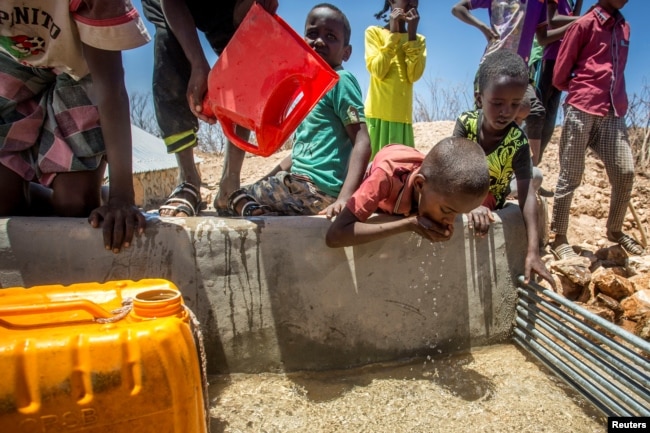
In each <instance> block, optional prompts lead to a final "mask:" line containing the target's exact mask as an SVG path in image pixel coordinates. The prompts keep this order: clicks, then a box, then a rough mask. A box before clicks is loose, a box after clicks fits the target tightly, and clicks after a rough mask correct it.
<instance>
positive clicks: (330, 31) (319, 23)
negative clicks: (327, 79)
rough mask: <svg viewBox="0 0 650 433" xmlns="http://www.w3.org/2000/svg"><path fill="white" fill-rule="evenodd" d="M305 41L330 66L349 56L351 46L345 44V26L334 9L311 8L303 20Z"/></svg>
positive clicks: (334, 65)
mask: <svg viewBox="0 0 650 433" xmlns="http://www.w3.org/2000/svg"><path fill="white" fill-rule="evenodd" d="M305 42H307V43H308V44H309V46H310V47H312V48H313V49H314V50H315V51H316V52H317V53H318V55H319V56H321V57H322V58H323V60H325V61H326V62H327V64H328V65H330V66H331V67H332V68H336V67H338V66H341V63H343V62H344V61H346V60H348V59H349V58H350V54H351V53H352V47H351V46H350V45H345V26H344V24H343V21H342V20H341V17H340V16H339V14H338V13H336V12H335V11H333V10H331V9H329V8H325V7H320V8H317V9H314V10H312V11H311V12H310V13H309V15H308V16H307V21H306V22H305Z"/></svg>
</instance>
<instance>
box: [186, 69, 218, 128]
mask: <svg viewBox="0 0 650 433" xmlns="http://www.w3.org/2000/svg"><path fill="white" fill-rule="evenodd" d="M209 73H210V66H209V65H208V64H207V63H205V64H204V65H201V66H194V67H192V74H191V75H190V80H189V82H188V83H187V102H188V104H189V105H190V110H191V111H192V114H194V115H195V116H196V117H198V118H199V119H201V120H202V121H204V122H206V123H209V124H210V125H214V124H215V123H216V122H217V119H215V118H214V117H208V116H206V115H205V114H203V99H204V98H205V95H206V94H207V92H208V74H209Z"/></svg>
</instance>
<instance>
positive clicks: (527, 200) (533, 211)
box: [517, 179, 555, 289]
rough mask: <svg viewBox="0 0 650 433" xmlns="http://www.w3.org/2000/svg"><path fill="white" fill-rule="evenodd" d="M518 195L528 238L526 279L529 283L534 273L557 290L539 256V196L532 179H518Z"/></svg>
mask: <svg viewBox="0 0 650 433" xmlns="http://www.w3.org/2000/svg"><path fill="white" fill-rule="evenodd" d="M517 194H518V200H519V208H520V209H521V213H522V216H523V217H524V225H525V226H526V237H527V238H528V248H527V251H526V262H525V267H524V278H525V279H526V282H528V281H529V280H530V277H531V274H532V272H535V273H536V274H537V275H539V276H540V277H542V278H544V279H545V280H546V281H548V282H549V284H550V285H551V287H553V289H555V281H554V280H553V277H552V276H551V274H550V272H549V271H548V269H546V265H545V264H544V262H542V259H541V258H540V256H539V232H538V227H539V226H538V222H537V196H536V194H535V189H534V188H532V187H531V185H530V179H522V180H519V179H517Z"/></svg>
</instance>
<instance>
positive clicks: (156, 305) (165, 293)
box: [133, 289, 183, 319]
mask: <svg viewBox="0 0 650 433" xmlns="http://www.w3.org/2000/svg"><path fill="white" fill-rule="evenodd" d="M181 300H182V298H181V294H180V292H177V291H174V290H168V289H152V290H145V291H143V292H140V293H138V294H136V295H135V297H134V298H133V313H134V314H135V315H136V316H138V317H140V318H143V319H144V318H147V319H149V318H151V319H155V318H157V317H169V316H180V315H181V314H182V313H183V304H182V302H181Z"/></svg>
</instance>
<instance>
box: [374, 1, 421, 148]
mask: <svg viewBox="0 0 650 433" xmlns="http://www.w3.org/2000/svg"><path fill="white" fill-rule="evenodd" d="M417 7H418V1H417V0H387V1H386V2H385V4H384V9H383V10H382V11H381V12H380V13H378V14H377V15H376V17H377V18H380V17H382V16H383V15H384V14H385V13H386V12H387V11H388V10H390V15H389V20H388V24H387V25H386V26H383V27H380V26H371V27H368V29H367V30H366V34H365V45H366V68H367V69H368V72H370V85H369V87H368V96H367V98H366V103H365V109H366V122H367V123H368V132H369V134H370V144H371V146H372V156H371V158H372V157H374V156H375V155H376V154H377V152H378V151H379V149H381V148H382V147H384V146H386V145H387V144H391V143H398V144H404V145H407V146H411V147H413V146H415V140H414V138H413V83H415V82H416V81H417V80H419V79H420V77H421V76H422V73H423V72H424V66H425V63H426V45H425V39H424V36H422V35H420V34H418V33H417V28H418V23H419V22H420V15H419V14H418V10H417Z"/></svg>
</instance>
